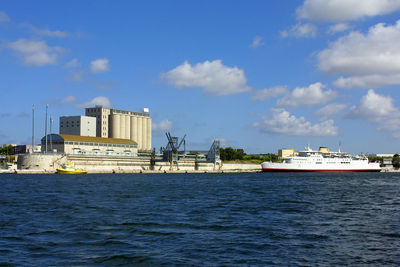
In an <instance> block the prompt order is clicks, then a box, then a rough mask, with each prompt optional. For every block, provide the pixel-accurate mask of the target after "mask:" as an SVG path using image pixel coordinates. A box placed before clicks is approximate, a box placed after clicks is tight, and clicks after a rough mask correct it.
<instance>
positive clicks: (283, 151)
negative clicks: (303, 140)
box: [278, 148, 295, 159]
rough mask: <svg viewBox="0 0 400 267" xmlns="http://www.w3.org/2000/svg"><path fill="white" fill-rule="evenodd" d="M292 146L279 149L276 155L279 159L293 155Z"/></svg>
mask: <svg viewBox="0 0 400 267" xmlns="http://www.w3.org/2000/svg"><path fill="white" fill-rule="evenodd" d="M294 155H295V152H294V148H289V149H279V150H278V157H279V158H281V159H284V158H286V157H290V156H294Z"/></svg>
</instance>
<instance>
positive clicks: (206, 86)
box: [161, 60, 251, 96]
mask: <svg viewBox="0 0 400 267" xmlns="http://www.w3.org/2000/svg"><path fill="white" fill-rule="evenodd" d="M161 77H162V78H164V79H166V80H167V82H168V83H169V84H171V85H172V86H174V87H176V88H178V89H183V88H193V87H200V88H203V93H204V94H208V95H217V96H224V95H231V94H237V93H242V92H247V91H250V90H251V88H250V87H249V86H248V85H247V79H246V75H245V74H244V71H243V70H241V69H239V68H237V67H227V66H224V65H223V64H222V61H221V60H214V61H208V60H207V61H205V62H203V63H197V64H196V65H193V66H192V65H191V64H190V63H189V62H187V61H185V62H184V63H183V64H182V65H179V66H178V67H176V68H175V69H173V70H170V71H168V72H167V73H164V74H162V75H161Z"/></svg>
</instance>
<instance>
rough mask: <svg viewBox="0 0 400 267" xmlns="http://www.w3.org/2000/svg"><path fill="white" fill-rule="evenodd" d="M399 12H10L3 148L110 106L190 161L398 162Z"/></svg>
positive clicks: (371, 4)
mask: <svg viewBox="0 0 400 267" xmlns="http://www.w3.org/2000/svg"><path fill="white" fill-rule="evenodd" d="M399 15H400V1H399V0H368V1H357V0H336V1H333V0H324V1H322V0H304V1H300V0H298V1H293V0H284V1H143V2H138V1H137V2H136V1H40V2H34V1H2V3H1V5H0V79H1V81H2V82H1V87H0V88H1V95H2V100H3V101H2V104H1V109H0V123H1V125H2V127H1V128H0V143H17V144H24V143H28V144H30V142H31V141H30V140H31V107H32V104H34V105H35V107H36V110H35V115H36V116H35V120H36V122H35V136H36V142H39V139H40V138H41V137H42V136H44V117H45V105H46V103H48V104H49V113H50V114H51V115H52V116H53V117H54V124H53V132H58V123H59V122H58V118H59V116H65V115H80V114H82V115H83V114H84V109H83V108H84V107H87V106H91V105H94V104H102V105H104V106H110V107H113V108H119V109H127V110H134V111H140V110H142V108H144V107H147V108H150V113H151V116H152V118H153V146H154V147H156V148H157V149H158V148H159V147H160V146H164V145H165V144H166V138H165V135H164V132H165V131H170V132H171V133H172V135H175V136H183V135H184V134H187V146H188V148H190V149H203V150H204V149H208V148H209V146H210V145H211V143H212V140H213V139H220V140H221V142H222V144H223V145H224V146H232V147H235V148H244V149H245V151H246V152H248V153H269V152H276V151H277V150H278V149H279V148H284V147H286V148H289V147H294V148H295V149H302V148H303V147H304V146H305V144H307V143H310V145H311V146H312V147H314V148H318V146H328V147H330V148H331V149H333V150H336V149H337V147H338V144H339V142H341V143H342V149H343V150H346V151H349V152H351V153H361V152H364V153H396V152H400V143H399V141H400V139H399V138H400V112H399V111H400V103H399V90H398V87H399V85H400V47H399V46H398V44H399V42H400V22H398V20H399V19H400V16H399Z"/></svg>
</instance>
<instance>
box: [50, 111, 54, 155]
mask: <svg viewBox="0 0 400 267" xmlns="http://www.w3.org/2000/svg"><path fill="white" fill-rule="evenodd" d="M52 124H53V117H52V116H51V115H50V152H53V142H52V140H51V134H52V131H51V126H52Z"/></svg>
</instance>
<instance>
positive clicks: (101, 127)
mask: <svg viewBox="0 0 400 267" xmlns="http://www.w3.org/2000/svg"><path fill="white" fill-rule="evenodd" d="M85 114H86V116H91V117H96V119H97V122H96V136H97V137H103V138H107V137H108V138H117V139H129V140H132V141H135V142H136V143H137V145H138V149H139V150H141V151H150V150H151V147H152V133H151V129H152V121H151V118H150V113H149V109H148V108H145V109H143V112H135V111H127V110H119V109H109V108H104V107H93V108H86V109H85Z"/></svg>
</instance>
